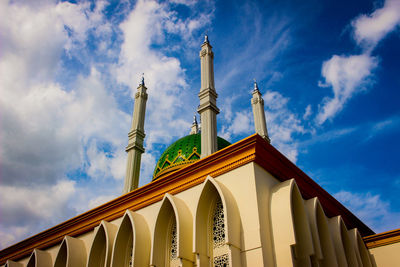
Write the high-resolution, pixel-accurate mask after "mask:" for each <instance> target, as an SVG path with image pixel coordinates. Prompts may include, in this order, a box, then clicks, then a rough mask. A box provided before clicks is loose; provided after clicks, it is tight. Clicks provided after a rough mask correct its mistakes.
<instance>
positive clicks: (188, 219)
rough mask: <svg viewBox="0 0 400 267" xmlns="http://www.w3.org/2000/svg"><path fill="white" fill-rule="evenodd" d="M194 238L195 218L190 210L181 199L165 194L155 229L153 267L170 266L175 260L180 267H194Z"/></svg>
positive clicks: (152, 250)
mask: <svg viewBox="0 0 400 267" xmlns="http://www.w3.org/2000/svg"><path fill="white" fill-rule="evenodd" d="M192 238H193V218H192V214H191V212H190V210H189V208H188V207H187V206H186V204H185V203H184V202H183V201H182V200H181V199H179V198H177V197H174V196H172V195H170V194H168V193H167V194H165V196H164V198H163V200H162V202H161V207H160V210H159V212H158V215H157V219H156V224H155V228H154V236H153V246H152V249H151V265H152V266H170V258H173V259H174V260H176V264H177V265H179V266H181V265H182V264H184V265H185V266H192V265H193V261H194V260H193V258H194V257H193V252H192V242H193V241H192V240H193V239H192ZM171 241H172V242H173V245H171ZM168 252H170V253H171V255H169V254H168Z"/></svg>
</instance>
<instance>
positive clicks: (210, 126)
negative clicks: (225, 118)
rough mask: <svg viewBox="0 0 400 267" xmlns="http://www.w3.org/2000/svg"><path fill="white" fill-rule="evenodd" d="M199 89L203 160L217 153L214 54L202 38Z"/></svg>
mask: <svg viewBox="0 0 400 267" xmlns="http://www.w3.org/2000/svg"><path fill="white" fill-rule="evenodd" d="M200 62H201V89H200V93H199V98H200V105H199V107H198V109H197V112H199V114H200V121H201V157H202V158H204V157H206V156H208V155H210V154H212V153H214V152H216V151H217V149H218V148H217V114H218V113H219V109H218V107H217V97H218V95H217V93H216V91H215V87H214V53H213V52H212V46H211V45H210V43H209V41H208V36H207V35H206V36H205V38H204V42H203V44H202V45H201V50H200Z"/></svg>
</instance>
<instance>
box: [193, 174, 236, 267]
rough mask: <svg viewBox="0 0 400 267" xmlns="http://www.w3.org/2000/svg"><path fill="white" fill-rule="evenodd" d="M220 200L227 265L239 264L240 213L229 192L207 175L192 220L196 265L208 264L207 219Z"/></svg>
mask: <svg viewBox="0 0 400 267" xmlns="http://www.w3.org/2000/svg"><path fill="white" fill-rule="evenodd" d="M219 199H220V200H221V202H222V207H223V214H224V225H225V227H226V228H225V244H226V245H227V246H228V248H229V254H230V255H229V256H230V257H229V259H230V263H229V266H235V265H236V264H238V265H239V264H240V262H241V261H240V251H241V247H240V246H241V242H240V214H239V209H238V207H237V205H236V201H235V199H234V197H233V196H232V194H231V192H230V191H229V190H228V189H227V188H225V187H224V186H223V185H222V184H219V183H218V182H217V181H216V180H215V179H213V178H212V177H211V176H208V177H207V178H206V180H205V181H204V182H203V184H202V188H201V193H200V197H199V200H198V203H197V207H196V216H195V221H194V233H193V234H194V237H193V240H194V242H193V252H194V253H195V254H196V258H197V259H196V260H197V265H198V266H209V256H210V255H209V254H210V248H208V246H209V243H210V242H208V238H209V236H210V233H209V229H210V227H209V224H210V223H209V219H210V218H211V216H212V215H213V214H212V213H213V212H214V207H215V204H213V205H210V203H216V202H217V201H218V200H219Z"/></svg>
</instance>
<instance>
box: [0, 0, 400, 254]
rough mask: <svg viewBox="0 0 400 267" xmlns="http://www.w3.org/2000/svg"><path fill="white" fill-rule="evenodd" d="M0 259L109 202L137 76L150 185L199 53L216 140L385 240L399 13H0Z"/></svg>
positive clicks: (186, 102) (166, 5)
mask: <svg viewBox="0 0 400 267" xmlns="http://www.w3.org/2000/svg"><path fill="white" fill-rule="evenodd" d="M0 18H1V23H0V96H1V97H0V123H1V124H0V140H1V152H0V153H1V154H0V172H1V173H0V248H4V247H7V246H9V245H11V244H13V243H15V242H18V241H20V240H22V239H24V238H26V237H29V236H30V235H33V234H35V233H38V232H39V231H42V230H44V229H46V228H48V227H50V226H53V225H55V224H57V223H60V222H62V221H64V220H66V219H68V218H70V217H72V216H75V215H77V214H79V213H82V212H84V211H86V210H88V209H90V208H93V207H96V206H97V205H99V204H101V203H104V202H105V201H108V200H110V199H112V198H114V197H116V196H118V195H120V194H121V192H122V187H123V179H124V172H125V161H126V154H125V151H124V149H125V146H126V145H127V140H128V139H127V133H128V131H129V128H130V121H131V114H132V108H133V100H132V95H133V94H134V92H135V90H136V87H137V85H138V83H139V81H140V77H141V73H145V80H146V85H147V87H148V94H149V98H148V102H147V103H148V105H147V107H148V108H147V113H146V122H145V130H146V135H147V136H146V140H145V148H146V153H145V154H144V155H143V158H142V162H143V166H142V170H141V178H140V179H141V181H140V184H141V185H143V184H146V183H148V182H149V181H150V180H151V176H152V172H153V169H154V166H155V163H156V161H157V159H158V157H159V156H160V154H161V152H162V151H163V149H164V148H165V147H166V145H168V144H170V143H172V142H173V141H174V140H176V139H177V138H179V137H182V136H184V135H186V134H188V132H189V128H190V125H191V121H192V117H193V114H194V112H195V111H196V107H197V105H198V98H197V93H198V91H199V89H200V80H199V78H200V68H199V67H200V64H199V63H200V62H199V54H198V53H199V50H200V45H201V43H202V41H203V36H204V33H206V32H208V35H209V39H210V42H211V44H212V45H213V49H214V53H215V80H216V82H215V83H216V89H217V92H218V94H219V98H218V106H219V107H220V109H221V113H220V114H219V115H218V133H219V135H220V136H222V137H224V138H226V139H227V140H229V141H231V142H236V141H238V140H241V139H242V138H244V137H246V136H248V135H251V134H252V133H253V132H254V130H253V119H252V113H251V106H250V98H251V94H250V93H251V90H252V81H253V79H254V78H255V79H257V81H258V84H259V87H260V90H261V92H262V93H263V97H264V99H265V104H266V111H265V112H266V118H267V124H268V130H269V133H270V137H271V140H272V144H273V145H274V146H275V147H276V148H278V149H279V150H280V151H281V152H282V153H284V154H285V155H286V156H287V157H288V158H289V159H291V160H292V161H293V162H295V163H296V164H297V165H298V166H299V167H300V168H301V169H303V170H304V171H305V172H306V173H307V174H308V175H309V176H311V177H312V178H313V179H314V180H315V181H317V182H318V183H319V184H320V185H321V186H322V187H324V188H325V189H326V190H327V191H328V192H330V193H331V194H332V195H334V196H335V197H336V198H338V199H339V200H340V201H341V202H342V203H344V204H345V205H346V206H347V207H348V208H349V209H350V210H352V211H353V212H354V213H355V214H356V215H358V216H359V217H360V218H361V219H362V220H364V221H365V222H366V223H367V224H368V225H369V226H370V227H371V228H372V229H373V230H375V231H376V232H381V231H386V230H391V229H394V228H399V227H400V223H399V221H400V199H399V198H398V192H399V190H400V164H399V149H400V140H399V138H398V137H399V135H400V104H399V97H400V91H399V89H400V63H399V62H400V50H399V45H400V26H399V25H400V0H386V1H370V0H367V1H365V0H360V1H351V2H350V3H349V1H345V0H331V1H318V0H306V1H304V0H303V1H297V0H293V1H285V0H283V1H261V2H257V1H248V2H246V1H239V0H238V1H215V2H214V1H211V0H210V1H195V0H174V1H161V2H157V1H155V0H138V1H128V0H121V1H111V0H110V1H106V0H104V1H77V2H76V1H73V2H67V1H66V2H57V1H46V0H42V1H9V0H1V1H0Z"/></svg>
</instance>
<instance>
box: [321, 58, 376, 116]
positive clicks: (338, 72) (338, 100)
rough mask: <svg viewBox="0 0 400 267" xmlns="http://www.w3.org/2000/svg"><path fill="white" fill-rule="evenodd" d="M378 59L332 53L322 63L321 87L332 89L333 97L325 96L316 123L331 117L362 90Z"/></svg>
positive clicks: (367, 82) (369, 78)
mask: <svg viewBox="0 0 400 267" xmlns="http://www.w3.org/2000/svg"><path fill="white" fill-rule="evenodd" d="M377 65H378V59H377V58H375V57H372V56H370V55H368V54H361V55H353V56H338V55H334V56H332V58H330V59H329V60H327V61H325V62H324V63H323V65H322V76H323V77H324V80H325V82H324V84H323V87H326V86H330V87H332V89H333V97H325V98H324V100H323V102H322V104H321V106H320V110H319V113H318V115H317V117H316V121H317V123H318V124H323V123H324V122H325V121H326V120H329V119H332V118H333V117H334V116H335V115H336V114H337V113H338V112H339V111H341V110H342V109H343V106H344V105H345V104H346V102H347V101H348V100H349V99H350V98H351V97H352V96H353V95H355V94H356V93H358V92H360V91H361V90H363V89H364V88H365V87H366V86H367V85H368V84H369V82H371V75H372V72H373V70H374V69H375V68H376V67H377Z"/></svg>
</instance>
